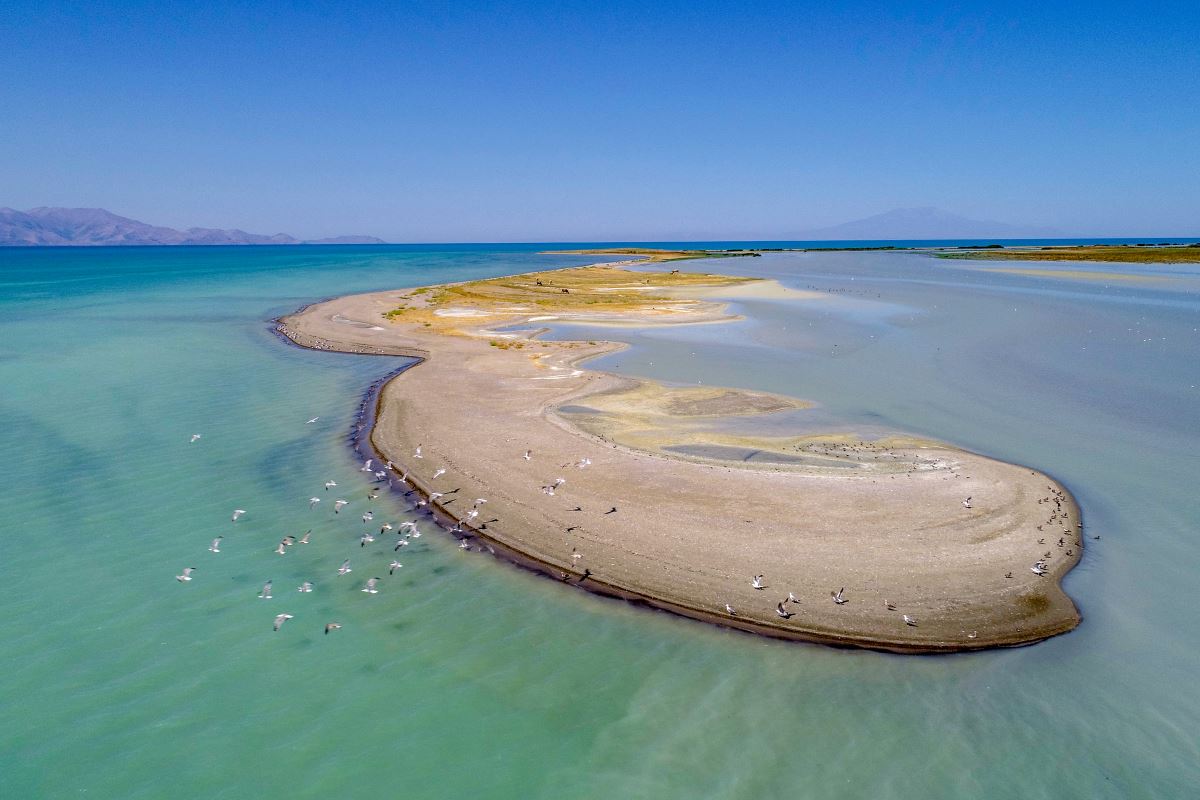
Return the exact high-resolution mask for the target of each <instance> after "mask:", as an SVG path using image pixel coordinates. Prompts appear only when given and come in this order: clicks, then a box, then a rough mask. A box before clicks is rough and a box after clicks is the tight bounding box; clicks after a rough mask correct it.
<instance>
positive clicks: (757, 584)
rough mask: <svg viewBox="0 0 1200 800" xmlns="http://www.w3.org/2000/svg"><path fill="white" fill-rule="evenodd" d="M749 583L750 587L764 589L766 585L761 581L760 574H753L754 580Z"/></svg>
mask: <svg viewBox="0 0 1200 800" xmlns="http://www.w3.org/2000/svg"><path fill="white" fill-rule="evenodd" d="M750 585H751V586H752V587H754V588H755V589H765V588H767V585H766V584H765V583H763V576H762V575H755V576H754V580H752V581H750Z"/></svg>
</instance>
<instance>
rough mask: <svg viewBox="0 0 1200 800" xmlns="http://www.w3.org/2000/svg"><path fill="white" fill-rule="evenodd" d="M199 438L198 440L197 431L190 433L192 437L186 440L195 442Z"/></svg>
mask: <svg viewBox="0 0 1200 800" xmlns="http://www.w3.org/2000/svg"><path fill="white" fill-rule="evenodd" d="M199 440H200V434H198V433H193V434H192V438H191V439H189V440H188V444H191V443H192V442H196V441H199Z"/></svg>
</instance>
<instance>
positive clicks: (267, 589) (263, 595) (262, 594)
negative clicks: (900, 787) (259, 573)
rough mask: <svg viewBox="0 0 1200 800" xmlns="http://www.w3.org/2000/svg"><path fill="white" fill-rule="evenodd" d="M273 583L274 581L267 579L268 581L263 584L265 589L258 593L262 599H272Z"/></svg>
mask: <svg viewBox="0 0 1200 800" xmlns="http://www.w3.org/2000/svg"><path fill="white" fill-rule="evenodd" d="M271 583H272V581H267V582H266V583H264V584H263V590H262V591H261V592H259V594H258V596H259V598H260V599H262V600H270V599H271Z"/></svg>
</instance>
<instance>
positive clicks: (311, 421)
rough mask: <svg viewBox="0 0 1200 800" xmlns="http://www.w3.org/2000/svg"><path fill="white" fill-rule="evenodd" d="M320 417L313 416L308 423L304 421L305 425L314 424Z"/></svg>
mask: <svg viewBox="0 0 1200 800" xmlns="http://www.w3.org/2000/svg"><path fill="white" fill-rule="evenodd" d="M319 419H320V417H313V418H312V419H310V420H309V421H308V422H306V423H304V424H305V425H312V424H313V423H314V422H316V421H317V420H319Z"/></svg>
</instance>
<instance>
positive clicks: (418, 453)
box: [413, 445, 425, 458]
mask: <svg viewBox="0 0 1200 800" xmlns="http://www.w3.org/2000/svg"><path fill="white" fill-rule="evenodd" d="M424 457H425V456H423V455H421V445H417V449H416V450H413V458H424Z"/></svg>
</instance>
